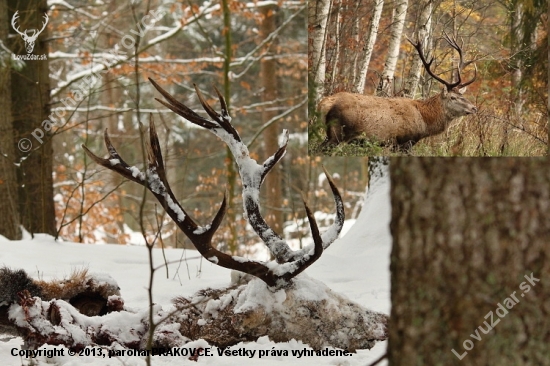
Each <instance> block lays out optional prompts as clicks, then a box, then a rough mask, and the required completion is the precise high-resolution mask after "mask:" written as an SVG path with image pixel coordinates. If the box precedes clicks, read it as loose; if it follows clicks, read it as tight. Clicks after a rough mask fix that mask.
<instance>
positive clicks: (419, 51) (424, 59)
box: [407, 37, 460, 91]
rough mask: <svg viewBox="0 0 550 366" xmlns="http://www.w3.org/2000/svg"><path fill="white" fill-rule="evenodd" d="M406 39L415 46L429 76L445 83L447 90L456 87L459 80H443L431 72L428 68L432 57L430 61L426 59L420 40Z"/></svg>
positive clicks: (432, 59)
mask: <svg viewBox="0 0 550 366" xmlns="http://www.w3.org/2000/svg"><path fill="white" fill-rule="evenodd" d="M407 40H408V41H409V42H410V43H411V44H412V45H413V47H414V48H416V51H417V52H418V56H419V57H420V60H421V61H422V64H423V65H424V69H426V72H427V73H428V74H429V75H430V76H431V77H433V78H434V79H435V80H437V81H439V82H440V83H441V84H443V85H445V86H446V87H447V90H448V91H450V90H451V89H453V88H454V87H456V86H457V85H458V84H460V82H459V83H449V82H448V81H445V80H443V79H442V78H440V77H439V76H437V75H436V74H434V73H433V72H432V70H431V69H430V67H431V66H432V63H433V61H434V58H433V57H432V58H431V59H430V62H427V61H426V58H425V56H424V52H423V51H422V42H420V41H417V43H414V42H413V41H411V40H410V39H409V38H408V37H407Z"/></svg>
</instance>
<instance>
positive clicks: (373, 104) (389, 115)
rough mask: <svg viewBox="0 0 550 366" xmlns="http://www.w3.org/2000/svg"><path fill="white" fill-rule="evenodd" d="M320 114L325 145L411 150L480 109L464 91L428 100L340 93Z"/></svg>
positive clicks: (327, 101)
mask: <svg viewBox="0 0 550 366" xmlns="http://www.w3.org/2000/svg"><path fill="white" fill-rule="evenodd" d="M319 111H320V113H321V116H322V117H324V121H325V124H326V128H327V139H326V140H325V142H324V143H323V145H334V144H338V143H341V142H349V141H352V140H355V139H359V138H365V139H369V140H375V141H378V142H380V143H382V144H384V145H393V146H397V147H399V148H404V149H408V148H410V147H411V146H413V145H414V144H416V143H417V142H418V141H419V140H420V139H422V138H425V137H428V136H433V135H437V134H439V133H442V132H443V131H445V130H446V129H447V127H448V126H449V125H450V123H451V121H452V120H454V119H456V118H458V117H461V116H465V115H467V114H472V113H475V112H476V111H477V109H476V107H475V106H474V105H473V104H472V103H470V102H469V101H468V100H467V99H466V98H464V97H463V96H462V93H461V91H459V90H456V89H454V90H451V91H447V90H446V89H443V90H442V91H441V93H439V94H437V95H435V96H433V97H431V98H429V99H425V100H412V99H406V98H380V97H374V96H367V95H362V94H354V93H347V92H341V93H337V94H334V95H331V96H329V97H326V98H323V99H322V100H321V102H320V103H319Z"/></svg>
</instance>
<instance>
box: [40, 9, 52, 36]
mask: <svg viewBox="0 0 550 366" xmlns="http://www.w3.org/2000/svg"><path fill="white" fill-rule="evenodd" d="M44 18H45V19H44V22H43V23H42V29H41V30H40V32H38V33H42V31H43V30H44V28H46V25H48V20H50V18H49V17H48V13H44Z"/></svg>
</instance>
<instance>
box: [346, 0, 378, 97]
mask: <svg viewBox="0 0 550 366" xmlns="http://www.w3.org/2000/svg"><path fill="white" fill-rule="evenodd" d="M383 7H384V0H375V4H374V11H373V13H372V18H371V21H370V29H369V31H368V32H367V37H366V40H365V46H364V47H363V52H362V53H361V55H360V57H359V61H358V64H359V70H358V72H357V74H356V78H355V82H354V83H353V84H354V85H353V87H354V92H355V93H361V94H362V93H363V91H364V89H365V80H366V79H367V71H368V69H369V63H370V58H371V56H372V50H373V48H374V43H375V42H376V36H377V35H378V26H379V24H380V17H381V15H382V9H383Z"/></svg>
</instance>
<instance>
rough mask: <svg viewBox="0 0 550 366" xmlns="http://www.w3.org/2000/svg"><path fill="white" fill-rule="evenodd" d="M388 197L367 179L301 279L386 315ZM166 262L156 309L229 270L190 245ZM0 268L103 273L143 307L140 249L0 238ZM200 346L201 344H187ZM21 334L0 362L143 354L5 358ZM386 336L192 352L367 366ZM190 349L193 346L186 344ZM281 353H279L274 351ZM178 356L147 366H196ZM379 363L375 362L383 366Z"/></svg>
mask: <svg viewBox="0 0 550 366" xmlns="http://www.w3.org/2000/svg"><path fill="white" fill-rule="evenodd" d="M389 221H390V199H389V178H388V176H387V173H386V174H385V176H384V177H381V178H377V179H374V180H372V181H371V187H370V190H369V192H368V194H367V198H366V200H365V204H364V207H363V210H362V212H361V214H360V215H359V217H358V218H357V221H356V222H355V223H354V224H353V225H351V224H352V222H348V223H346V224H347V225H345V227H344V230H345V228H346V227H349V230H348V231H347V232H346V233H344V232H343V235H341V239H339V240H337V241H336V242H335V243H333V244H332V245H331V247H330V248H328V249H327V250H326V251H325V252H324V253H323V255H322V257H321V258H320V259H319V260H318V261H317V262H316V263H315V264H313V265H312V266H311V267H310V268H308V270H307V271H306V272H305V273H306V274H307V275H308V276H310V277H313V278H315V279H317V280H320V281H322V282H324V283H325V284H326V285H327V286H329V287H330V288H331V289H332V290H334V291H336V292H339V293H341V294H343V295H345V296H347V297H348V298H349V299H351V300H353V301H355V302H357V303H359V304H361V305H363V306H365V307H366V308H368V309H371V310H374V311H379V312H383V313H386V314H389V313H390V307H391V304H390V271H389V259H390V250H391V235H390V232H389ZM165 255H166V260H167V261H168V262H171V261H173V262H174V261H175V262H178V261H179V260H180V259H181V261H180V262H179V263H173V264H170V265H169V266H168V270H165V269H162V270H159V271H157V272H156V274H155V282H154V302H155V303H156V304H160V305H162V306H163V308H169V307H170V306H171V300H172V299H173V298H175V297H176V296H181V295H183V296H189V295H192V294H193V293H195V292H196V291H198V290H200V289H204V288H207V287H212V288H219V287H223V286H226V285H228V284H229V282H230V271H229V270H226V269H224V268H221V267H218V266H215V265H213V264H211V263H209V262H207V261H206V260H201V259H200V255H199V254H198V252H196V251H194V250H185V251H184V250H182V249H166V250H165ZM154 261H155V265H156V266H158V265H160V264H162V263H163V256H162V252H161V250H155V251H154ZM0 266H7V267H10V268H12V269H19V268H21V269H24V270H26V271H27V272H28V273H29V274H30V275H31V276H32V277H34V278H40V279H44V280H50V279H61V278H64V277H68V276H69V275H70V274H71V272H72V271H74V270H77V269H82V268H87V269H88V270H89V272H91V273H101V274H108V275H109V276H111V277H112V278H114V280H116V281H117V283H118V285H119V286H120V292H121V296H122V298H123V299H124V301H125V306H126V308H127V309H129V310H131V311H136V312H137V311H143V310H144V309H146V308H147V307H148V300H147V291H146V287H147V283H148V276H149V273H148V270H147V268H148V263H147V252H146V249H145V248H144V247H142V246H128V245H127V246H122V245H87V244H76V243H68V242H56V241H54V240H53V238H52V237H49V236H44V235H36V236H35V238H34V239H31V238H24V239H23V240H21V241H9V240H7V239H5V238H3V237H1V236H0ZM192 344H195V347H196V346H197V345H201V346H202V347H204V342H203V341H200V340H199V341H197V342H192ZM21 346H22V339H21V338H19V337H15V338H14V337H12V336H9V335H6V334H0V360H2V365H46V364H47V365H51V364H54V365H81V364H87V365H92V366H95V365H145V359H144V357H139V356H123V357H115V358H108V356H104V357H102V356H100V357H97V356H95V357H94V356H91V355H90V356H68V355H67V349H66V348H65V349H64V347H61V346H57V347H54V346H45V347H40V349H64V351H65V352H64V355H65V356H56V357H53V358H47V357H43V356H42V357H38V358H35V359H24V358H21V357H19V356H12V350H13V349H15V351H14V352H18V351H19V350H20V349H21ZM386 346H387V341H384V342H379V343H377V344H376V345H375V346H374V348H372V349H371V350H360V351H358V352H357V353H356V354H351V356H302V357H300V358H298V356H293V355H292V350H295V351H296V350H303V349H310V348H309V347H308V346H307V345H305V344H303V343H301V342H300V341H297V342H288V343H275V342H272V341H271V340H269V339H267V338H260V339H259V340H258V341H257V342H248V343H241V344H239V345H237V346H234V347H231V350H238V349H243V350H249V351H250V350H256V352H255V355H254V357H253V358H249V357H248V356H225V355H222V356H219V355H218V350H217V349H216V347H213V346H212V347H210V354H211V355H212V356H210V357H199V358H198V362H197V363H198V364H203V365H222V366H223V365H235V364H239V365H241V364H254V365H282V363H283V362H288V361H290V362H292V363H293V364H294V363H299V364H301V365H315V366H318V365H350V366H351V365H368V364H369V363H370V362H372V361H374V360H375V359H377V358H379V357H380V356H381V355H382V354H384V353H385V350H386ZM190 347H193V345H190ZM259 350H264V351H269V353H270V352H271V350H279V351H283V350H286V351H287V352H286V353H288V356H280V355H279V356H271V355H269V356H262V357H261V358H259ZM279 354H282V352H279ZM197 363H195V361H190V360H188V357H181V356H174V357H169V356H154V357H152V364H153V365H172V364H178V365H182V364H190V365H194V364H197ZM384 364H385V362H384V363H380V364H379V365H384Z"/></svg>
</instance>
